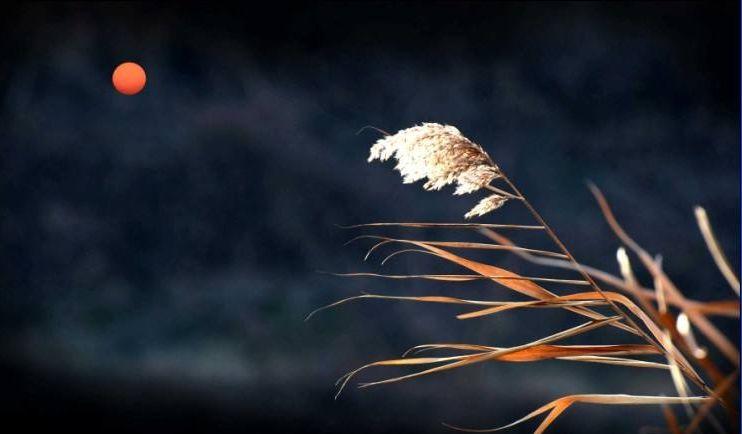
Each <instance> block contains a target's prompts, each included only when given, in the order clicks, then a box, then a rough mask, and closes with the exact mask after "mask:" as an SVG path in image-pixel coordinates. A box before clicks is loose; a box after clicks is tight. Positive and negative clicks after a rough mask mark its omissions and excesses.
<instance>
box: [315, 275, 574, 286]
mask: <svg viewBox="0 0 742 434" xmlns="http://www.w3.org/2000/svg"><path fill="white" fill-rule="evenodd" d="M329 274H332V275H333V276H338V277H381V278H385V279H426V280H443V281H448V282H467V281H470V280H482V279H492V280H498V281H499V280H522V281H527V282H532V281H539V282H551V283H563V284H569V285H584V282H582V281H581V280H569V279H551V278H548V277H526V276H518V275H512V274H500V275H482V274H380V273H329Z"/></svg>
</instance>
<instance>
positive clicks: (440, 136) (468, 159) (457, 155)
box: [368, 123, 507, 218]
mask: <svg viewBox="0 0 742 434" xmlns="http://www.w3.org/2000/svg"><path fill="white" fill-rule="evenodd" d="M392 157H393V158H394V159H396V160H397V166H396V167H395V169H396V170H398V171H399V173H400V174H401V175H402V182H404V183H405V184H411V183H413V182H416V181H420V180H422V179H426V178H427V181H426V182H425V184H424V185H423V188H425V189H426V190H440V189H442V188H443V187H445V186H447V185H449V184H456V190H455V191H454V193H453V194H466V193H473V192H475V191H477V190H479V189H481V188H484V187H486V186H487V185H489V184H490V183H491V182H492V181H493V180H494V179H496V178H498V177H500V170H499V168H498V167H497V165H495V164H494V163H493V162H492V159H491V158H490V157H489V155H487V153H486V152H485V151H484V149H482V147H481V146H479V145H477V144H476V143H474V142H472V141H471V140H469V139H467V138H466V137H464V136H463V135H462V134H461V132H460V131H459V130H458V129H457V128H456V127H453V126H451V125H441V124H437V123H423V124H422V125H416V126H414V127H411V128H407V129H404V130H400V131H398V132H397V133H395V134H392V135H388V136H385V137H383V138H381V139H379V140H378V141H377V142H376V143H374V145H373V146H372V147H371V152H370V155H369V157H368V161H369V162H371V161H374V160H379V161H386V160H388V159H390V158H392ZM506 200H507V198H505V197H504V196H500V195H492V196H488V197H487V198H485V199H483V200H482V201H481V202H479V204H478V205H477V206H475V207H474V208H473V209H472V210H471V211H469V212H468V213H467V214H466V218H470V217H473V216H478V215H483V214H486V213H488V212H490V211H492V210H494V209H496V208H499V207H500V206H502V204H503V203H505V201H506Z"/></svg>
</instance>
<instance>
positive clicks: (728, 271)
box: [694, 206, 739, 296]
mask: <svg viewBox="0 0 742 434" xmlns="http://www.w3.org/2000/svg"><path fill="white" fill-rule="evenodd" d="M694 211H695V214H696V221H697V222H698V228H699V229H700V230H701V234H702V235H703V239H704V241H706V246H707V247H708V249H709V252H710V253H711V256H712V257H713V258H714V262H716V266H717V267H719V271H721V274H723V275H724V278H725V279H726V280H727V282H729V286H731V287H732V290H734V292H735V293H736V294H737V296H739V279H738V278H737V275H736V274H734V271H733V270H732V267H731V265H729V260H728V259H727V257H726V255H725V254H724V251H723V250H721V246H719V242H718V241H717V240H716V237H715V236H714V231H713V229H711V222H710V221H709V218H708V215H707V214H706V210H705V209H703V208H702V207H700V206H697V207H696V208H695V210H694Z"/></svg>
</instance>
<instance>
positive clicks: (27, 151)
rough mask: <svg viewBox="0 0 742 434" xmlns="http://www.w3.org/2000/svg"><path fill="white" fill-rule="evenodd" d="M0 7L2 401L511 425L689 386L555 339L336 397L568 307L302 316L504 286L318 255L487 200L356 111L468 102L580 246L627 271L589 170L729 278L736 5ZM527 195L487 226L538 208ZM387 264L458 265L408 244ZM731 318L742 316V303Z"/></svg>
mask: <svg viewBox="0 0 742 434" xmlns="http://www.w3.org/2000/svg"><path fill="white" fill-rule="evenodd" d="M0 29H2V30H0V36H1V37H2V42H0V44H1V45H0V48H2V56H1V57H0V143H2V151H1V152H2V158H0V170H2V181H3V182H2V198H3V206H2V207H1V208H0V209H1V211H0V215H2V223H1V226H0V231H1V233H2V244H1V245H2V249H3V251H4V254H3V260H2V263H1V264H0V271H1V274H0V275H1V276H2V278H3V280H2V290H1V291H0V294H1V295H2V297H1V298H0V301H1V303H0V326H1V327H2V328H1V329H0V337H2V347H1V348H0V350H1V351H2V353H1V354H2V365H3V366H2V367H3V369H2V372H3V373H2V379H1V381H2V383H1V384H2V386H0V395H2V396H1V399H2V407H1V410H2V415H3V419H4V421H7V422H8V423H12V422H18V421H22V422H23V423H24V424H26V425H25V426H28V427H33V426H36V425H40V426H59V427H61V426H65V427H71V428H74V429H77V430H96V431H98V432H100V431H117V430H121V431H131V432H133V431H138V432H143V431H144V432H149V431H155V430H157V431H161V432H163V431H164V432H182V431H203V432H221V431H235V432H236V431H240V432H244V431H253V432H258V431H265V432H270V431H275V432H299V431H302V432H304V431H305V432H403V431H410V432H443V431H445V429H444V428H442V427H441V426H440V425H439V422H441V421H447V422H450V423H454V424H460V425H466V426H473V427H488V426H496V425H499V424H503V423H505V422H509V421H511V420H513V419H515V418H516V417H519V416H521V415H523V414H525V413H526V412H528V411H530V410H532V409H534V408H536V407H537V406H540V405H542V404H544V403H546V402H547V401H549V400H552V399H554V398H557V397H559V396H562V395H565V394H569V393H646V394H659V393H665V394H674V392H673V389H672V384H671V382H670V380H669V376H667V375H666V374H664V373H661V372H654V371H651V372H644V371H641V372H636V371H634V370H630V369H628V368H620V367H595V366H587V365H583V364H569V363H568V362H563V363H545V364H542V365H531V364H522V365H521V364H489V365H486V366H485V365H482V366H476V367H470V368H466V369H462V370H459V371H457V372H452V373H449V374H442V375H437V376H432V377H430V378H426V379H421V380H415V381H411V382H408V383H402V384H395V385H389V386H381V387H379V388H377V389H365V390H363V391H357V390H355V389H353V388H350V389H349V390H347V391H346V393H345V394H344V395H343V396H342V398H341V399H340V400H339V401H333V400H332V395H333V393H334V389H333V387H332V384H333V382H334V380H335V378H337V377H339V376H340V375H341V374H343V373H345V372H346V371H347V370H350V369H352V368H355V367H357V366H359V365H361V364H363V363H365V362H368V361H373V360H378V359H380V358H386V357H394V356H397V355H399V354H400V353H401V352H402V351H403V350H405V349H407V348H408V347H410V346H412V345H416V344H420V343H429V342H467V343H483V344H493V345H503V346H504V345H515V344H518V343H523V342H526V341H527V340H531V339H534V338H537V337H540V336H543V335H545V334H548V333H552V332H555V331H557V330H558V329H560V328H563V327H567V326H571V325H575V324H577V323H578V322H579V320H578V319H577V318H575V317H574V316H573V315H570V314H567V313H564V312H546V313H544V312H543V311H537V312H510V313H505V314H502V315H501V316H499V317H497V318H493V319H488V320H481V321H470V322H460V321H457V320H455V319H454V318H453V315H454V314H455V313H458V312H460V310H457V309H451V308H446V307H441V306H429V305H426V306H417V305H409V304H400V303H382V302H375V301H371V302H368V303H357V304H353V305H348V306H346V307H343V308H340V309H337V310H334V311H330V312H326V313H324V314H322V315H320V316H319V317H317V318H316V319H314V320H313V321H311V322H309V323H304V322H303V318H304V316H305V315H306V314H307V313H308V312H309V311H311V310H312V309H314V308H315V307H318V306H320V305H322V304H325V303H328V302H330V301H332V300H335V299H338V298H341V297H345V296H349V295H355V294H357V293H358V292H359V291H361V290H368V291H374V292H377V293H387V294H391V293H395V294H423V293H440V294H449V295H459V294H466V295H470V294H472V297H474V295H478V296H480V297H490V298H493V299H506V298H511V297H512V295H511V294H509V293H508V292H507V291H506V290H504V289H502V288H499V287H491V286H488V285H486V284H466V285H458V286H457V285H453V286H451V285H442V284H437V283H423V282H402V283H393V282H385V281H374V280H343V279H339V278H332V277H328V276H325V275H321V274H317V273H316V272H315V271H316V270H331V271H358V270H366V271H376V270H379V268H378V259H379V258H380V257H376V258H375V259H374V260H373V261H371V262H370V263H363V262H362V254H363V249H362V247H361V246H360V245H359V246H350V247H343V245H342V244H343V242H344V241H346V240H347V239H349V238H350V237H352V236H353V235H355V232H352V231H351V232H349V231H344V230H341V229H338V228H337V227H336V226H335V224H349V223H360V222H369V221H400V220H408V221H415V220H423V221H459V220H461V219H462V216H463V214H464V213H465V212H466V210H468V209H469V208H470V207H471V206H472V205H473V204H474V203H475V201H476V200H477V198H476V197H455V198H454V197H452V196H450V191H444V192H437V193H428V192H424V191H422V189H421V188H420V185H411V186H410V185H402V184H401V182H400V180H399V178H398V176H397V174H396V173H395V172H393V171H392V170H391V168H392V165H391V164H386V165H379V164H374V165H368V164H366V163H365V160H366V157H367V152H368V147H369V146H370V145H371V144H372V143H373V141H374V140H375V139H376V137H377V134H375V133H373V132H372V131H365V132H363V133H361V134H359V135H356V132H357V130H358V129H359V128H361V127H363V126H364V125H368V124H371V125H374V126H377V127H379V128H382V129H384V130H388V131H396V130H398V129H401V128H406V127H408V126H411V125H413V124H416V123H419V122H423V121H435V122H441V123H450V124H453V125H456V126H457V127H459V128H460V129H461V130H462V131H463V132H464V133H465V134H466V135H467V136H469V137H470V138H472V139H473V140H475V141H477V142H478V143H481V144H482V145H483V146H484V147H485V148H486V149H487V151H488V152H489V153H490V155H491V156H492V157H493V158H494V159H495V160H496V161H497V162H498V163H499V164H500V165H501V166H502V167H503V168H504V169H505V170H506V171H507V172H508V174H509V175H510V176H511V177H512V178H513V180H514V181H515V182H516V183H517V184H518V185H519V186H520V187H521V189H522V190H523V191H524V192H525V194H526V195H527V196H528V197H529V198H530V199H531V201H532V202H533V203H534V204H535V205H536V206H537V207H538V208H539V209H540V211H541V212H542V214H543V215H544V216H545V217H546V219H547V220H548V221H549V222H550V223H551V224H552V226H553V227H554V228H555V229H556V230H557V232H558V233H559V234H560V235H561V236H562V237H563V239H564V241H565V242H566V243H567V244H568V245H569V246H570V248H572V249H573V252H574V253H575V255H576V256H577V257H578V259H581V260H582V261H584V262H586V263H588V264H591V265H595V266H599V267H601V268H604V269H606V270H608V271H611V272H614V273H617V271H618V270H617V266H616V264H615V259H614V258H615V249H616V248H617V247H618V246H619V244H618V242H617V240H616V239H615V238H614V237H613V236H612V234H611V233H610V231H609V229H608V227H607V225H606V224H605V223H604V222H603V220H602V218H601V216H600V213H599V212H598V209H597V207H596V206H595V204H594V202H593V201H592V199H591V197H590V195H589V193H588V191H587V189H586V188H585V181H586V180H588V179H589V180H592V181H594V182H595V183H597V184H598V186H600V187H601V188H603V190H604V191H605V193H606V194H607V196H608V198H609V199H610V200H611V202H612V204H613V206H614V208H615V210H616V212H617V214H618V217H619V219H620V220H621V222H622V223H623V224H624V226H625V227H626V229H627V230H628V231H629V232H630V233H631V234H633V235H634V236H635V238H636V239H637V240H638V241H639V242H640V243H641V244H642V245H643V246H645V247H646V248H647V249H648V250H649V251H650V252H652V253H653V254H654V253H660V254H662V255H663V257H664V266H665V269H666V270H667V272H668V273H669V274H670V275H671V276H672V277H673V278H674V279H675V281H676V283H677V284H678V286H679V287H680V288H682V289H683V290H684V291H685V293H686V294H687V295H688V296H690V297H693V298H697V299H701V300H712V299H730V298H732V297H733V294H732V292H731V291H730V290H729V288H728V287H727V286H726V283H725V282H724V280H723V278H722V277H721V276H720V274H719V273H718V271H717V269H716V268H715V266H714V264H713V262H712V260H711V258H710V256H709V255H708V253H707V251H706V249H705V246H704V243H703V240H702V238H701V237H700V235H699V234H698V231H697V229H696V225H695V221H694V218H693V213H692V208H693V206H694V205H696V204H701V205H703V206H705V207H706V209H707V210H708V212H709V215H710V217H711V220H712V222H713V224H714V227H715V230H716V232H717V235H718V237H719V239H720V240H721V242H722V245H723V247H724V249H725V251H726V252H727V253H728V255H729V257H730V259H731V260H732V262H733V263H734V264H739V258H740V256H739V253H740V252H739V238H740V232H739V221H740V205H739V203H740V202H739V199H740V196H739V185H740V172H739V161H740V154H739V152H740V148H739V93H740V92H739V90H740V89H739V83H738V80H739V9H738V4H737V3H736V2H716V3H713V4H705V3H703V2H698V3H685V2H683V3H672V4H669V3H656V4H653V3H633V4H617V3H610V4H608V3H592V4H585V3H575V4H572V3H570V4H562V3H541V4H523V3H493V4H487V3H481V4H469V3H456V4H440V3H435V4H423V3H405V4H388V3H358V4H343V3H320V4H308V5H304V6H292V5H289V4H285V5H275V6H273V7H270V8H269V7H267V6H266V5H260V6H258V5H255V6H247V5H242V6H241V7H239V8H238V7H236V6H235V7H234V8H226V7H224V8H217V7H211V6H208V7H207V6H195V5H176V4H172V5H170V6H163V5H149V4H103V5H93V4H67V5H57V4H24V5H15V6H8V8H7V10H6V12H5V14H4V16H2V17H0ZM127 60H132V61H136V62H139V63H141V64H142V65H143V66H144V67H145V68H146V70H147V73H148V83H147V87H146V89H145V90H144V92H143V93H141V94H140V95H137V96H134V97H124V96H122V95H119V94H117V93H116V92H115V91H114V90H113V89H112V87H111V84H110V75H111V72H112V70H113V68H114V67H115V65H117V64H118V63H119V62H122V61H127ZM515 208H516V207H515V206H512V205H508V206H506V207H505V208H504V209H503V210H502V212H499V213H496V214H492V215H491V216H488V217H487V219H486V220H487V221H491V222H513V221H517V222H522V223H526V221H525V220H524V218H525V217H524V215H523V214H521V213H518V212H517V210H516V209H515ZM405 234H406V236H409V237H414V236H417V237H428V238H443V237H448V238H455V237H467V239H475V238H476V237H475V236H473V235H472V234H463V233H456V232H447V233H446V232H444V233H433V232H430V231H428V232H419V231H418V232H415V231H411V232H410V231H408V232H405ZM544 245H546V244H544ZM481 257H483V258H487V259H488V260H490V261H492V262H493V263H498V264H504V265H505V266H507V267H512V268H514V269H516V270H528V271H529V272H532V273H542V274H544V273H549V274H552V273H553V274H558V273H554V272H553V271H552V270H548V269H546V270H544V269H535V268H528V266H527V265H524V264H522V263H520V262H518V261H517V260H514V259H513V258H508V257H507V256H503V255H495V254H490V255H483V256H481ZM635 262H636V261H635ZM381 270H382V271H384V270H388V272H400V273H403V272H419V271H430V272H452V271H456V269H454V268H451V267H448V266H446V265H445V264H441V263H440V262H436V261H431V260H429V259H425V258H416V257H412V256H410V257H400V258H399V259H398V260H397V261H395V262H392V263H391V264H390V265H388V266H385V267H384V268H381ZM524 273H526V271H524ZM640 278H641V279H642V280H643V283H644V284H645V285H651V280H649V279H648V278H647V275H646V273H640ZM555 290H560V289H559V288H555ZM718 324H719V325H720V327H722V328H723V329H724V330H726V331H728V332H729V333H730V336H731V338H732V339H733V340H734V341H737V340H738V336H739V335H738V330H737V326H736V323H735V322H734V321H732V320H725V319H721V320H720V321H719V323H718ZM591 336H593V335H590V336H585V338H584V339H576V340H575V342H586V341H589V339H599V337H600V334H596V335H595V336H596V337H591ZM605 336H607V337H609V338H610V339H611V340H610V342H617V341H618V342H623V340H624V339H627V338H626V337H625V336H623V335H618V334H610V333H608V334H606V335H605ZM393 372H394V373H396V371H384V370H377V371H374V372H369V373H368V374H367V375H366V376H365V377H363V378H362V379H364V380H369V379H375V378H381V377H383V376H386V375H389V374H392V373H393ZM661 424H662V419H661V413H660V412H659V411H658V409H657V408H654V407H649V408H601V407H587V406H578V407H576V408H573V409H570V410H569V411H568V412H566V413H565V415H564V416H562V418H560V420H559V421H558V422H557V423H556V425H555V426H554V432H570V433H581V432H626V431H632V432H636V431H638V429H639V428H640V427H642V426H659V425H661Z"/></svg>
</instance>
